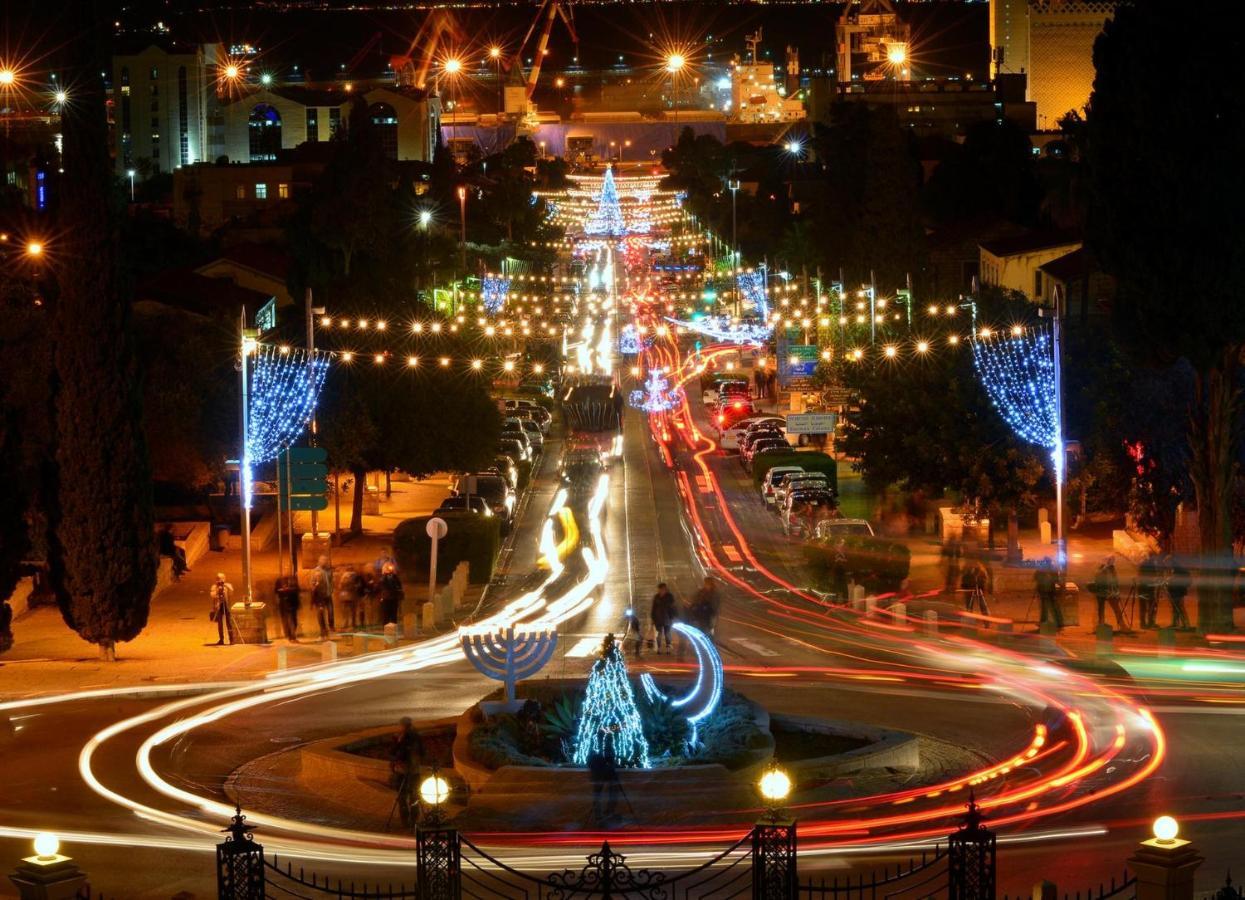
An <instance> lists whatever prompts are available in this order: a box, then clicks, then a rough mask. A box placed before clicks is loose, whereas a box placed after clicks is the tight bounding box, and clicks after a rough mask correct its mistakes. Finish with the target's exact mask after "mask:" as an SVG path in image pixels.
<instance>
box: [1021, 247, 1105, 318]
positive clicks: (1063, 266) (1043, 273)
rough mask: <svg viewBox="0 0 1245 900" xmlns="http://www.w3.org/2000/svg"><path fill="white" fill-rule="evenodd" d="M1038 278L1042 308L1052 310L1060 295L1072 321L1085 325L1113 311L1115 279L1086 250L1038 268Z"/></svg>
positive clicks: (1079, 250) (1080, 248)
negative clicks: (1094, 318) (1111, 308)
mask: <svg viewBox="0 0 1245 900" xmlns="http://www.w3.org/2000/svg"><path fill="white" fill-rule="evenodd" d="M1038 276H1039V278H1040V279H1041V285H1040V286H1041V294H1040V296H1041V300H1042V305H1043V306H1052V305H1053V304H1054V302H1055V297H1056V295H1058V296H1060V297H1062V298H1063V301H1064V306H1063V308H1064V312H1065V314H1066V315H1067V317H1068V318H1069V319H1080V320H1082V321H1084V320H1086V319H1088V318H1089V317H1090V316H1100V315H1105V314H1106V313H1108V312H1109V311H1110V306H1111V301H1112V300H1113V299H1114V297H1115V279H1114V278H1112V277H1111V276H1110V275H1108V274H1106V273H1105V272H1103V271H1102V270H1101V269H1100V268H1099V267H1098V264H1097V262H1096V261H1095V260H1094V258H1093V256H1092V255H1091V254H1090V252H1089V251H1088V250H1086V249H1085V248H1084V247H1079V248H1077V249H1076V250H1073V251H1072V252H1071V253H1065V254H1064V255H1063V256H1060V257H1058V258H1056V259H1053V260H1051V261H1050V262H1048V263H1043V264H1042V265H1040V266H1038Z"/></svg>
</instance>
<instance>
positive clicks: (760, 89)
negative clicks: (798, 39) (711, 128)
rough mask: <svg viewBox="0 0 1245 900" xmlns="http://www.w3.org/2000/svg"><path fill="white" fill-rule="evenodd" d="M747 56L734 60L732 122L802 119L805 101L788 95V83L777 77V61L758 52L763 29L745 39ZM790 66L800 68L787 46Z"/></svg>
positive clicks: (731, 76)
mask: <svg viewBox="0 0 1245 900" xmlns="http://www.w3.org/2000/svg"><path fill="white" fill-rule="evenodd" d="M745 42H746V43H747V45H748V58H747V59H746V60H741V59H739V57H735V58H734V59H733V60H731V71H730V83H731V101H730V102H731V120H732V121H733V122H739V123H745V122H752V123H758V122H799V121H802V120H803V119H804V118H805V116H806V112H805V110H804V103H803V101H801V100H800V99H798V98H796V97H787V96H786V87H785V86H783V87H782V88H780V87H779V83H778V80H777V79H776V78H775V77H774V64H773V63H772V62H766V61H765V60H762V59H761V58H760V56H759V55H758V53H757V48H758V47H759V46H760V43H761V30H760V29H759V28H758V29H757V31H756V33H755V34H751V35H749V36H748V37H747V39H746V41H745ZM787 57H788V58H787V69H788V71H791V70H792V69H793V68H794V69H795V70H796V71H797V72H798V71H799V65H800V63H799V57H798V56H797V55H794V50H793V48H788V52H787Z"/></svg>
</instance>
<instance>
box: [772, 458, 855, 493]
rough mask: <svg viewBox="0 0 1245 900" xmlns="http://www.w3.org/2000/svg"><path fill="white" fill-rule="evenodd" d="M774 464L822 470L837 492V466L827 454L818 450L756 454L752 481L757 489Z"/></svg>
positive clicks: (809, 470) (807, 469) (807, 470)
mask: <svg viewBox="0 0 1245 900" xmlns="http://www.w3.org/2000/svg"><path fill="white" fill-rule="evenodd" d="M774 466H799V467H800V468H802V469H803V470H804V471H805V472H822V473H824V474H825V476H826V479H827V480H828V481H829V482H830V488H831V489H832V490H834V491H835V492H836V493H837V492H838V489H839V466H838V463H836V462H835V460H834V457H832V456H829V455H828V454H825V453H821V452H819V451H806V452H799V451H797V450H792V451H791V452H790V453H766V454H764V455H762V456H758V457H757V458H756V461H755V462H754V463H753V465H752V483H753V484H755V485H756V486H757V488H758V489H760V487H761V482H762V481H764V480H765V473H766V472H768V471H769V470H770V469H772V468H774Z"/></svg>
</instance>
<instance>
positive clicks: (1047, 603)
mask: <svg viewBox="0 0 1245 900" xmlns="http://www.w3.org/2000/svg"><path fill="white" fill-rule="evenodd" d="M1033 586H1034V588H1035V589H1036V590H1037V595H1038V599H1039V600H1040V601H1041V603H1042V617H1041V621H1042V623H1046V622H1051V623H1053V624H1054V626H1055V628H1056V630H1058V629H1060V628H1063V610H1061V609H1060V608H1059V598H1058V593H1059V574H1058V573H1057V572H1056V571H1055V564H1054V563H1052V562H1051V559H1050V557H1049V556H1047V557H1045V558H1043V559H1042V561H1041V562H1040V563H1038V567H1037V571H1036V572H1034V573H1033Z"/></svg>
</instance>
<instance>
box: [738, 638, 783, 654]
mask: <svg viewBox="0 0 1245 900" xmlns="http://www.w3.org/2000/svg"><path fill="white" fill-rule="evenodd" d="M731 640H732V641H734V642H735V643H736V644H739V645H740V646H741V647H747V648H748V649H749V650H751V651H752V652H753V653H757V654H759V655H761V656H777V655H778V651H777V650H771V649H769V647H765V646H763V645H761V644H758V643H757V642H756V641H753V640H750V639H748V638H741V637H737V638H731Z"/></svg>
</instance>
